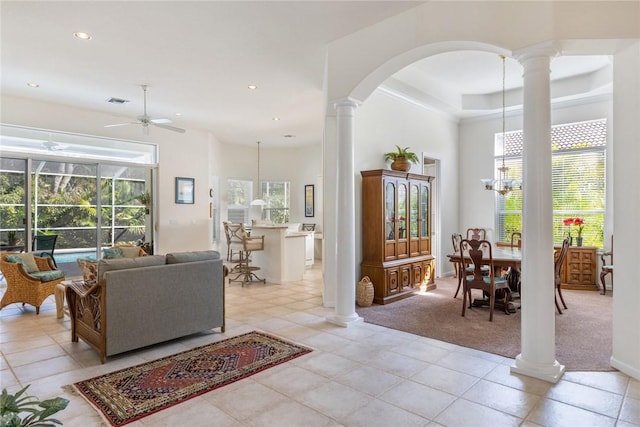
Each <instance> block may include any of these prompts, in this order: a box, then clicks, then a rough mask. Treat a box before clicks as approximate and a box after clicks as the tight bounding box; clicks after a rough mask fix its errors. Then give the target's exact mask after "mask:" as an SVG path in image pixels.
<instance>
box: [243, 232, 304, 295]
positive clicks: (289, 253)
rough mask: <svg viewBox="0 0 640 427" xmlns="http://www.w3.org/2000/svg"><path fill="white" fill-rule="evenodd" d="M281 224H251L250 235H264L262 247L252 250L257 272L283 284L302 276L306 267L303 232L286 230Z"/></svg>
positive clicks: (271, 281) (269, 280) (272, 281)
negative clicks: (258, 270)
mask: <svg viewBox="0 0 640 427" xmlns="http://www.w3.org/2000/svg"><path fill="white" fill-rule="evenodd" d="M287 230H288V227H287V226H284V225H254V226H252V227H251V235H252V236H254V235H255V236H261V235H264V250H262V251H256V252H253V253H252V254H251V258H252V264H253V265H256V266H258V267H260V272H259V275H260V276H261V277H264V278H265V279H267V281H268V282H270V283H277V284H282V283H286V282H295V281H297V280H302V276H303V275H304V269H305V239H306V233H304V232H293V233H291V232H289V233H288V232H287Z"/></svg>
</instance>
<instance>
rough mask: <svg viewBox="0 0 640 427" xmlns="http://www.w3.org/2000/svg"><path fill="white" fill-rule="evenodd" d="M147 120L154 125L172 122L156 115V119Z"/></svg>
mask: <svg viewBox="0 0 640 427" xmlns="http://www.w3.org/2000/svg"><path fill="white" fill-rule="evenodd" d="M149 122H151V123H153V124H155V125H168V124H169V123H172V122H171V120H169V119H167V118H164V117H158V118H157V119H149Z"/></svg>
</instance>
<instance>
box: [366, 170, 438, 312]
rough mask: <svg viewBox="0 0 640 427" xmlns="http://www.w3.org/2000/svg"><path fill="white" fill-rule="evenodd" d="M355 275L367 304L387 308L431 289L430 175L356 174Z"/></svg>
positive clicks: (433, 275) (380, 171) (432, 274)
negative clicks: (358, 239)
mask: <svg viewBox="0 0 640 427" xmlns="http://www.w3.org/2000/svg"><path fill="white" fill-rule="evenodd" d="M361 175H362V264H361V265H360V267H361V275H362V277H364V276H369V278H370V279H371V282H372V283H373V286H374V297H373V301H374V302H375V303H378V304H387V303H390V302H393V301H396V300H399V299H402V298H406V297H408V296H411V295H412V294H413V293H414V292H415V291H417V290H419V289H420V287H422V286H424V287H425V288H426V290H431V289H435V288H436V285H435V282H434V278H435V271H434V266H435V262H434V258H433V256H432V255H431V181H432V180H433V177H432V176H425V175H418V174H412V173H407V172H399V171H392V170H385V169H376V170H369V171H362V172H361Z"/></svg>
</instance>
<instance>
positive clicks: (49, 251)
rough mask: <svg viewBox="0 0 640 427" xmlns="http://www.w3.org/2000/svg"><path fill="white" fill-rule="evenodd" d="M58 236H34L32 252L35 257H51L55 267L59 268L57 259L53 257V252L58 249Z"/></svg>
mask: <svg viewBox="0 0 640 427" xmlns="http://www.w3.org/2000/svg"><path fill="white" fill-rule="evenodd" d="M56 240H58V235H57V234H38V235H36V236H33V241H32V242H31V252H33V255H34V256H39V257H49V258H51V260H52V261H53V265H54V266H55V267H56V268H57V267H58V264H56V259H55V258H54V257H53V251H54V250H55V249H56Z"/></svg>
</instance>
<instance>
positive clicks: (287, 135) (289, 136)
mask: <svg viewBox="0 0 640 427" xmlns="http://www.w3.org/2000/svg"><path fill="white" fill-rule="evenodd" d="M282 136H284V137H285V138H295V137H296V136H295V135H291V134H290V133H288V134H286V135H282Z"/></svg>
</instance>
